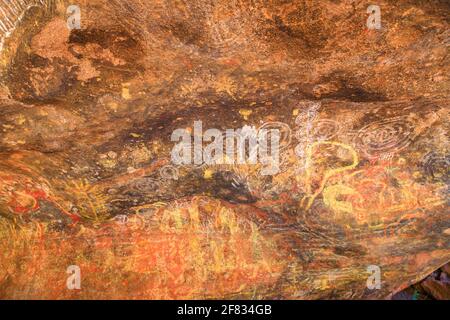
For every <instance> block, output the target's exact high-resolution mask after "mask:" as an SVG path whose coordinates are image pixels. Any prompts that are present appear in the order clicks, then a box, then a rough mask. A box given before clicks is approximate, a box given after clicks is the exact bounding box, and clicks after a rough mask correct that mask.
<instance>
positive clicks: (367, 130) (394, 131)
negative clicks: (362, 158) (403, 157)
mask: <svg viewBox="0 0 450 320" xmlns="http://www.w3.org/2000/svg"><path fill="white" fill-rule="evenodd" d="M413 138H414V124H413V123H412V122H411V121H409V120H408V119H406V118H404V117H396V118H392V119H387V120H382V121H377V122H373V123H370V124H368V125H367V126H365V127H364V128H362V129H361V130H359V132H358V134H357V135H356V137H355V141H354V143H355V145H356V147H357V148H358V149H359V150H360V151H361V152H362V153H364V154H365V155H366V156H367V157H368V158H379V157H380V156H382V155H383V154H385V153H390V154H394V153H397V152H400V151H402V150H403V149H405V148H406V147H408V146H409V144H410V143H411V141H412V140H413Z"/></svg>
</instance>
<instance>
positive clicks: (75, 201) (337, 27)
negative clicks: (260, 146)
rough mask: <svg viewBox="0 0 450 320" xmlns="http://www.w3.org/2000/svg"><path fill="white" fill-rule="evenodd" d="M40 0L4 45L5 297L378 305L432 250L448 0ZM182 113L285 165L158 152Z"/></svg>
mask: <svg viewBox="0 0 450 320" xmlns="http://www.w3.org/2000/svg"><path fill="white" fill-rule="evenodd" d="M25 2H26V1H25ZM25 2H24V1H22V3H25ZM39 3H42V4H45V5H39ZM39 3H38V5H37V6H33V7H32V8H30V9H29V10H28V11H26V13H25V14H24V16H23V17H22V18H21V20H20V24H18V25H17V28H16V29H15V30H14V33H12V34H11V35H10V36H9V37H7V38H5V41H4V49H3V51H2V56H1V66H2V67H1V70H0V71H1V82H0V89H1V90H0V129H1V130H2V132H1V133H2V134H1V135H0V264H1V267H0V297H1V298H37V297H39V298H58V299H73V298H85V299H96V298H106V299H108V298H146V299H191V298H194V299H198V298H252V299H266V298H274V299H275V298H285V299H318V298H322V299H361V298H362V299H382V298H389V297H391V296H392V295H393V294H394V293H396V292H398V291H400V290H402V289H405V288H406V287H408V286H409V285H411V284H413V283H416V282H418V281H419V280H421V279H424V278H425V277H426V276H427V275H429V274H430V273H431V272H433V271H434V270H436V269H437V268H439V267H441V266H442V265H444V264H445V263H447V262H449V260H450V250H449V244H450V220H449V211H448V201H449V198H448V194H449V193H448V187H449V184H450V179H449V172H448V170H449V169H448V168H449V162H450V153H449V146H450V144H449V138H450V137H449V134H448V133H449V129H450V128H449V121H448V119H449V107H448V105H449V89H450V88H449V84H450V82H449V74H450V72H449V71H450V70H449V69H450V63H449V45H450V41H449V39H450V37H449V36H450V29H449V20H448V16H449V15H448V14H449V11H450V5H449V3H448V1H437V0H432V1H419V0H415V1H413V0H407V1H406V0H405V1H386V0H378V1H377V5H378V6H379V7H380V8H381V29H368V27H367V25H366V21H367V19H368V17H369V14H368V13H367V7H368V5H369V3H365V2H361V1H350V0H342V1H331V0H322V1H307V0H296V1H281V0H279V1H277V0H267V1H264V0H254V1H244V0H242V1H240V0H235V1H225V0H224V1H222V0H220V1H207V0H195V1H194V0H192V1H176V0H151V1H150V0H148V1H138V0H136V1H125V0H108V1H106V0H91V1H80V2H79V7H80V12H81V28H80V29H73V30H69V29H68V26H67V18H68V16H67V14H66V9H67V7H68V6H69V5H70V3H68V2H64V1H49V2H44V1H42V2H39ZM24 7H25V6H24ZM0 8H2V9H4V10H6V9H7V6H6V4H5V2H4V1H3V2H2V1H0ZM8 8H9V7H8ZM8 12H9V11H8ZM9 14H12V13H11V12H10V13H9ZM0 19H1V17H0ZM2 21H3V20H2ZM195 121H202V124H203V130H207V129H210V128H217V129H219V130H221V131H225V130H226V129H238V128H243V127H244V126H250V127H252V126H254V127H255V128H256V129H259V128H268V127H270V128H278V129H279V130H280V131H281V133H282V135H281V151H280V157H281V166H280V172H278V173H277V174H274V175H263V174H262V172H261V171H262V170H263V169H264V168H263V167H264V166H263V165H261V164H215V165H211V164H192V165H175V164H173V163H171V151H172V149H173V147H174V145H175V142H173V141H171V134H172V133H173V132H174V131H175V130H176V129H185V130H186V132H189V133H190V134H194V133H195V128H194V122H195ZM72 265H76V266H79V267H80V270H81V272H82V289H81V290H69V289H68V288H67V286H66V280H67V277H68V275H67V273H66V271H67V268H68V267H69V266H72ZM373 272H374V274H372V273H373ZM377 272H379V279H380V282H381V283H380V286H377V284H376V280H377V274H376V273H377ZM372 280H374V281H375V282H373V283H372ZM372 285H374V286H372ZM421 286H422V287H423V288H424V290H428V291H432V292H434V293H435V294H436V298H447V299H448V298H449V296H448V282H446V284H441V283H437V282H436V280H435V279H434V280H433V279H427V280H425V281H424V282H423V283H422V284H421Z"/></svg>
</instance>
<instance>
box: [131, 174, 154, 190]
mask: <svg viewBox="0 0 450 320" xmlns="http://www.w3.org/2000/svg"><path fill="white" fill-rule="evenodd" d="M159 183H160V181H158V180H156V179H152V178H147V177H146V178H142V179H139V180H137V181H135V182H133V183H132V184H131V189H132V190H134V191H140V192H154V191H156V190H158V189H159Z"/></svg>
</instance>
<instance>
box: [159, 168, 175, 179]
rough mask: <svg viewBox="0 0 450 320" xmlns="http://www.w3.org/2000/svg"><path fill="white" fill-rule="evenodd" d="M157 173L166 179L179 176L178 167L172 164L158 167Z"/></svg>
mask: <svg viewBox="0 0 450 320" xmlns="http://www.w3.org/2000/svg"><path fill="white" fill-rule="evenodd" d="M159 174H160V175H161V178H163V179H166V180H178V177H179V172H178V168H177V167H175V166H172V165H166V166H164V167H162V168H161V169H159Z"/></svg>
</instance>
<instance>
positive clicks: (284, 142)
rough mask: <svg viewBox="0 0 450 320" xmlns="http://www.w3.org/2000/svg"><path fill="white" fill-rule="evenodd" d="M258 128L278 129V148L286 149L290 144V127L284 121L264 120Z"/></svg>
mask: <svg viewBox="0 0 450 320" xmlns="http://www.w3.org/2000/svg"><path fill="white" fill-rule="evenodd" d="M258 130H267V131H270V130H279V132H280V147H279V149H280V150H283V149H286V148H287V147H289V145H290V144H291V139H292V137H291V136H292V134H291V128H290V127H289V126H288V125H287V124H286V123H284V122H278V121H276V122H266V123H264V124H263V125H262V126H261V127H259V129H258Z"/></svg>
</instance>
